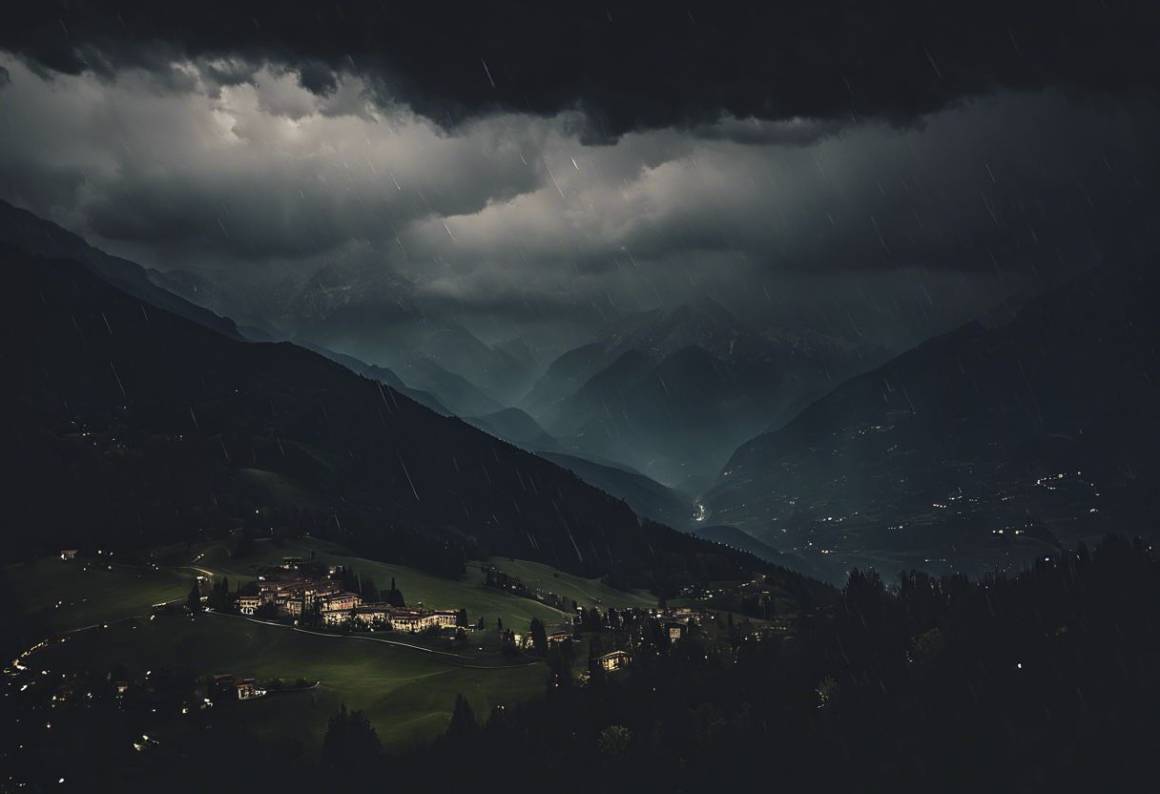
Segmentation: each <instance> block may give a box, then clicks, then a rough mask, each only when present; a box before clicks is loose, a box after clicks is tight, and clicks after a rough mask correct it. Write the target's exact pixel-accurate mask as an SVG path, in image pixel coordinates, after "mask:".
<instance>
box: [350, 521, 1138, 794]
mask: <svg viewBox="0 0 1160 794" xmlns="http://www.w3.org/2000/svg"><path fill="white" fill-rule="evenodd" d="M1158 563H1160V561H1158V559H1157V556H1156V554H1155V553H1154V551H1153V549H1152V548H1151V547H1149V546H1145V545H1144V544H1142V543H1140V542H1136V543H1130V542H1127V541H1125V540H1122V539H1117V538H1109V539H1107V540H1105V541H1104V542H1102V543H1101V544H1100V545H1099V546H1098V547H1097V548H1096V549H1094V550H1089V549H1087V548H1085V547H1084V546H1082V545H1081V546H1080V547H1078V548H1077V549H1075V550H1074V551H1069V552H1067V553H1061V554H1058V555H1056V556H1053V557H1046V558H1043V559H1041V560H1040V561H1039V562H1037V563H1036V564H1035V566H1034V567H1033V568H1032V569H1030V570H1027V571H1026V572H1024V573H1021V574H1019V575H1017V576H1014V577H1010V578H1008V577H989V578H985V579H982V580H979V581H971V580H968V579H966V578H960V577H951V578H942V579H934V578H930V577H928V576H926V575H923V574H920V573H906V574H903V575H901V576H900V578H899V580H898V581H897V582H893V583H891V585H890V586H889V587H887V586H886V584H885V583H884V582H882V581H881V580H880V579H879V577H878V576H877V575H876V574H873V573H871V574H865V573H861V572H858V571H855V572H853V573H852V574H851V576H850V579H849V582H848V584H847V585H846V587H845V589H844V591H843V592H842V596H841V598H840V599H838V600H837V601H835V602H834V603H833V604H830V605H826V606H822V607H820V608H818V609H817V610H815V611H813V612H812V613H810V614H808V615H806V616H804V617H803V619H802V621H801V623H800V625H799V627H798V630H797V632H796V633H795V634H794V635H792V637H787V638H785V639H782V640H777V639H773V640H768V639H766V640H761V641H754V640H747V639H744V638H741V637H737V636H735V637H734V639H733V641H732V642H730V643H726V644H720V643H717V644H710V643H706V642H703V641H698V640H697V639H695V638H691V639H685V640H681V641H679V642H677V643H675V644H673V645H672V646H671V647H666V646H667V643H664V642H663V641H662V642H660V643H659V644H658V645H657V648H656V653H647V652H645V653H640V652H638V653H637V654H636V656H635V658H634V661H633V664H632V666H631V668H630V670H629V671H628V672H627V673H626V674H620V673H618V674H615V675H613V676H608V677H605V676H600V675H594V676H593V677H592V679H591V683H590V684H589V685H588V686H585V687H569V686H555V685H554V684H553V685H551V686H550V687H549V691H548V695H547V697H546V698H544V699H543V700H541V701H538V702H533V703H530V704H528V705H525V706H522V707H519V708H515V709H508V710H506V711H503V712H497V713H495V714H492V715H491V717H490V719H488V720H487V721H486V726H485V727H482V728H480V729H478V730H467V731H464V730H459V731H452V732H451V733H450V734H449V735H448V736H447V737H446V738H445V739H444V741H443V742H442V743H441V744H439V745H438V746H435V747H433V748H432V749H431V750H430V751H428V752H425V753H420V754H418V755H416V756H414V757H410V758H405V759H398V760H396V761H394V762H392V764H391V766H392V767H393V768H394V770H395V772H396V773H404V774H405V775H406V777H407V778H408V780H409V781H411V783H410V786H409V790H417V789H419V788H422V787H423V785H424V784H426V786H427V788H428V789H429V790H432V791H434V790H447V788H451V789H455V788H457V787H460V786H463V787H470V786H471V783H472V781H473V780H476V779H477V776H478V775H479V773H480V770H487V769H495V765H496V763H497V759H506V760H505V762H504V766H505V768H507V770H508V771H507V772H504V773H502V774H503V776H504V777H505V778H508V779H509V780H510V788H512V789H513V790H524V789H529V790H530V789H538V788H541V787H549V788H551V789H553V790H558V791H572V790H576V791H580V790H585V791H591V790H600V791H610V790H635V791H647V790H652V791H705V790H709V789H711V788H712V787H714V786H718V785H721V784H722V783H728V782H741V781H744V780H752V781H765V782H766V783H767V784H768V785H770V786H774V787H779V788H780V787H790V788H791V790H792V788H794V787H804V786H809V787H811V788H813V789H816V790H821V791H836V790H842V789H844V790H863V791H865V790H872V791H880V790H888V789H891V790H907V791H909V790H919V789H920V788H921V789H923V790H932V791H979V790H983V789H991V790H994V789H999V790H1020V791H1028V790H1075V789H1087V790H1126V789H1127V788H1128V787H1129V784H1132V783H1135V782H1141V783H1142V782H1145V781H1147V780H1148V779H1149V778H1150V777H1151V776H1152V774H1153V771H1152V770H1151V757H1150V752H1149V750H1150V749H1151V747H1152V746H1153V738H1154V735H1155V734H1154V731H1153V730H1152V726H1153V725H1154V721H1155V714H1156V709H1157V706H1158V705H1160V688H1158V686H1157V679H1156V676H1155V670H1156V665H1157V663H1158V662H1160V633H1158V630H1160V620H1158V618H1157V615H1156V609H1155V606H1156V604H1157V603H1160V564H1158ZM442 758H454V759H457V763H455V764H440V762H439V759H442ZM433 768H438V769H439V774H438V775H431V774H428V773H427V772H426V770H430V769H433ZM368 771H369V770H368ZM370 774H374V772H373V771H370ZM497 774H499V773H498V772H497Z"/></svg>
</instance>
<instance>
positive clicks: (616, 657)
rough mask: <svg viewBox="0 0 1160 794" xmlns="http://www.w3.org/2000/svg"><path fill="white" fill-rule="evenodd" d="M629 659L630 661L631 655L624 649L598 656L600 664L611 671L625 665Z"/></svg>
mask: <svg viewBox="0 0 1160 794" xmlns="http://www.w3.org/2000/svg"><path fill="white" fill-rule="evenodd" d="M630 661H632V657H631V656H629V655H628V653H627V652H626V651H613V652H612V653H606V654H604V655H603V656H601V657H600V666H601V667H603V668H604V670H605V671H607V672H609V673H611V672H612V671H613V670H619V669H620V668H622V667H625V666H627V665H628V663H629V662H630Z"/></svg>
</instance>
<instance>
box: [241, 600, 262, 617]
mask: <svg viewBox="0 0 1160 794" xmlns="http://www.w3.org/2000/svg"><path fill="white" fill-rule="evenodd" d="M261 606H262V596H261V595H240V596H238V611H239V612H241V613H242V614H243V615H253V614H254V613H255V612H257V611H258V609H259V607H261Z"/></svg>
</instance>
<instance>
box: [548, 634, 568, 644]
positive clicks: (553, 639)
mask: <svg viewBox="0 0 1160 794" xmlns="http://www.w3.org/2000/svg"><path fill="white" fill-rule="evenodd" d="M571 638H572V632H570V631H553V632H552V633H551V634H549V635H548V645H559V644H560V643H561V642H563V641H564V640H568V639H571Z"/></svg>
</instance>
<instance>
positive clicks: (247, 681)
mask: <svg viewBox="0 0 1160 794" xmlns="http://www.w3.org/2000/svg"><path fill="white" fill-rule="evenodd" d="M234 688H235V689H236V690H237V693H238V700H253V699H254V698H260V697H262V695H264V694H266V690H264V689H260V688H259V687H258V686H257V685H256V684H255V683H254V679H252V678H243V679H242V680H240V681H238V682H237V683H236V684H234Z"/></svg>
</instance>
